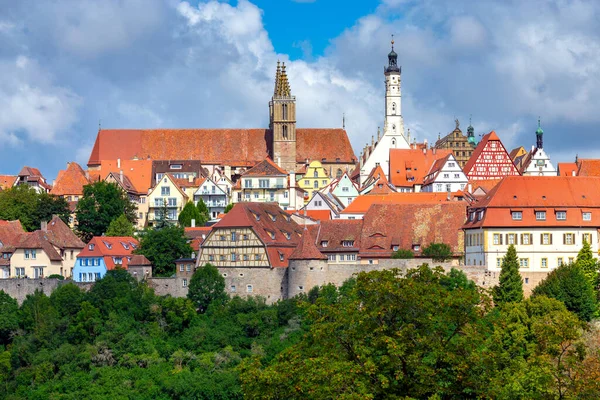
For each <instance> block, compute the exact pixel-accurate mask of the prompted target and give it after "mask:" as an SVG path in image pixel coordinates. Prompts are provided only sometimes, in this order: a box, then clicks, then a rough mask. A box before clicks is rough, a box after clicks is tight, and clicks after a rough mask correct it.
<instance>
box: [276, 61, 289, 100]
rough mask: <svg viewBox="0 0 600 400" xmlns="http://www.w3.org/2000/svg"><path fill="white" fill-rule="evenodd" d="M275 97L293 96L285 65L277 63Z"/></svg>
mask: <svg viewBox="0 0 600 400" xmlns="http://www.w3.org/2000/svg"><path fill="white" fill-rule="evenodd" d="M274 95H275V97H289V96H290V95H291V90H290V83H289V82H288V78H287V73H286V72H285V63H281V65H280V64H279V61H277V71H276V72H275V91H274Z"/></svg>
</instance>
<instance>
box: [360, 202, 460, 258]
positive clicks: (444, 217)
mask: <svg viewBox="0 0 600 400" xmlns="http://www.w3.org/2000/svg"><path fill="white" fill-rule="evenodd" d="M466 209H467V204H466V203H465V202H462V201H453V202H446V203H439V204H397V205H396V204H375V205H373V206H372V207H371V208H370V209H369V211H368V212H367V213H366V214H365V216H364V220H363V226H362V233H361V243H360V253H359V255H360V256H361V257H362V258H367V257H373V258H376V257H382V258H389V257H391V255H392V252H393V246H398V248H399V249H405V250H412V249H413V245H419V246H420V249H421V250H422V249H423V248H425V247H426V246H427V245H429V244H430V243H446V244H448V245H449V246H450V247H451V248H452V251H453V252H454V254H455V255H459V254H462V252H463V243H464V242H463V232H462V230H461V226H462V224H463V223H464V221H465V215H466ZM415 253H416V254H417V255H419V254H420V251H416V252H415Z"/></svg>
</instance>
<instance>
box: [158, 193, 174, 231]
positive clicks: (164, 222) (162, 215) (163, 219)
mask: <svg viewBox="0 0 600 400" xmlns="http://www.w3.org/2000/svg"><path fill="white" fill-rule="evenodd" d="M154 215H155V220H154V229H163V228H167V227H169V226H172V225H173V221H171V220H170V219H169V207H168V204H167V200H166V199H164V200H163V203H162V206H160V210H156V211H154Z"/></svg>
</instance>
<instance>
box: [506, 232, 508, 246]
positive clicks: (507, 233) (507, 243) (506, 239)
mask: <svg viewBox="0 0 600 400" xmlns="http://www.w3.org/2000/svg"><path fill="white" fill-rule="evenodd" d="M506 244H508V233H507V234H506Z"/></svg>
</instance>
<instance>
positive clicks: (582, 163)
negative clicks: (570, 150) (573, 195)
mask: <svg viewBox="0 0 600 400" xmlns="http://www.w3.org/2000/svg"><path fill="white" fill-rule="evenodd" d="M577 165H579V171H578V172H577V175H578V176H600V159H589V158H587V159H586V158H580V159H579V160H577Z"/></svg>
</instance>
